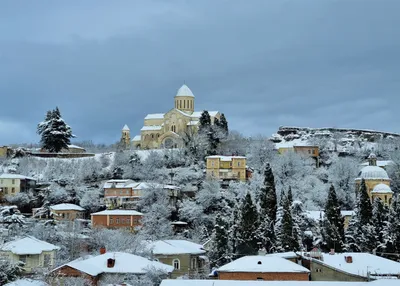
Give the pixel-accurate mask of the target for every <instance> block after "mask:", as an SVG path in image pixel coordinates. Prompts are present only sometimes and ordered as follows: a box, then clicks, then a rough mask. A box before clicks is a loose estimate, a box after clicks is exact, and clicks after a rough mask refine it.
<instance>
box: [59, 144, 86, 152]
mask: <svg viewBox="0 0 400 286" xmlns="http://www.w3.org/2000/svg"><path fill="white" fill-rule="evenodd" d="M61 152H62V153H73V154H77V153H86V149H85V148H82V147H80V146H76V145H68V148H66V149H62V150H61Z"/></svg>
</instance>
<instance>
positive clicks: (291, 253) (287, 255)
mask: <svg viewBox="0 0 400 286" xmlns="http://www.w3.org/2000/svg"><path fill="white" fill-rule="evenodd" d="M266 256H275V257H280V258H286V259H288V258H293V257H298V256H299V255H297V253H296V252H294V251H288V252H277V253H271V254H267V255H266Z"/></svg>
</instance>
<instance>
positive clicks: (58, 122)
mask: <svg viewBox="0 0 400 286" xmlns="http://www.w3.org/2000/svg"><path fill="white" fill-rule="evenodd" d="M37 133H38V134H39V135H40V136H41V140H40V142H41V144H42V147H43V148H44V149H46V150H47V151H49V152H55V153H58V152H60V151H61V150H62V149H64V148H65V149H66V148H68V145H69V144H70V143H71V141H70V140H71V138H73V137H75V136H74V135H73V134H72V130H71V127H70V126H69V125H67V124H66V123H65V121H64V119H63V118H62V117H61V113H60V110H59V109H58V107H56V109H54V110H52V111H48V112H47V114H46V118H45V120H44V121H42V122H40V123H39V124H38V127H37Z"/></svg>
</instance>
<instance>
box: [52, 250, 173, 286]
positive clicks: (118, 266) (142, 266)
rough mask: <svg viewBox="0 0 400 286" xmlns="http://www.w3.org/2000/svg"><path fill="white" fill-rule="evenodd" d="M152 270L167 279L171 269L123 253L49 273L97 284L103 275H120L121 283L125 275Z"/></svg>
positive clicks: (155, 262) (59, 277)
mask: <svg viewBox="0 0 400 286" xmlns="http://www.w3.org/2000/svg"><path fill="white" fill-rule="evenodd" d="M154 269H157V270H160V271H162V272H164V273H165V277H168V276H169V274H170V273H171V272H172V270H173V267H172V266H170V265H166V264H163V263H160V262H157V261H151V260H148V259H146V258H144V257H141V256H137V255H133V254H130V253H124V252H106V253H103V254H100V255H96V256H89V257H87V258H80V259H77V260H74V261H71V262H69V263H67V264H64V265H62V266H60V267H58V268H56V269H54V270H53V271H52V272H51V276H52V277H57V278H58V279H59V280H62V277H83V278H87V279H89V280H90V281H91V282H92V285H94V286H96V285H98V284H99V280H101V278H102V277H104V276H105V275H113V276H116V277H118V275H121V283H122V282H123V278H124V276H126V275H138V276H141V275H144V274H146V273H147V272H148V271H152V270H154Z"/></svg>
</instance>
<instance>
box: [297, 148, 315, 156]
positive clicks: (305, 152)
mask: <svg viewBox="0 0 400 286" xmlns="http://www.w3.org/2000/svg"><path fill="white" fill-rule="evenodd" d="M294 151H295V152H296V153H299V154H303V155H307V156H311V157H319V147H317V146H294Z"/></svg>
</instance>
